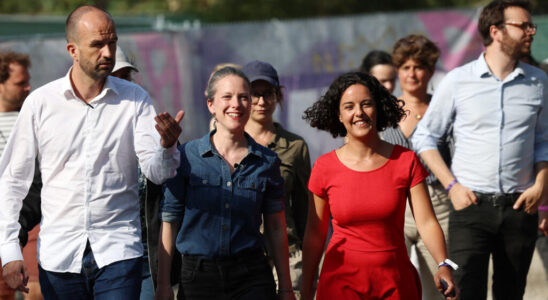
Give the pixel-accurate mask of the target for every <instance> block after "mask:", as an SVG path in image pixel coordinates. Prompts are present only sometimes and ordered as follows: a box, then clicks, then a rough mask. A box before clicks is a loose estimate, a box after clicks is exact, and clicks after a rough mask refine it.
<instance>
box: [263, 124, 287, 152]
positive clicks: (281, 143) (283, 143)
mask: <svg viewBox="0 0 548 300" xmlns="http://www.w3.org/2000/svg"><path fill="white" fill-rule="evenodd" d="M274 127H275V128H276V131H275V132H274V138H273V139H272V141H271V142H270V143H269V144H268V147H269V148H272V147H275V146H278V147H280V148H287V147H288V146H289V143H288V142H287V138H286V137H285V135H284V129H283V127H282V126H281V125H280V124H278V123H276V122H274Z"/></svg>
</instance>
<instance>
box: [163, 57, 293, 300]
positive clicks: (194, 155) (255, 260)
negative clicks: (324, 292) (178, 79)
mask: <svg viewBox="0 0 548 300" xmlns="http://www.w3.org/2000/svg"><path fill="white" fill-rule="evenodd" d="M207 107H208V109H209V111H210V113H211V114H212V115H213V117H214V118H215V120H216V129H214V130H212V131H211V132H209V133H208V134H207V135H206V136H204V137H202V138H200V139H197V140H193V141H190V142H188V143H185V144H183V145H181V146H180V147H179V151H180V152H181V165H180V167H179V168H178V169H177V175H176V177H174V178H173V179H170V180H168V182H167V183H166V187H165V192H164V196H165V198H164V201H163V203H162V221H163V223H162V229H161V237H160V239H161V240H160V247H159V248H160V255H159V258H158V259H159V263H158V264H159V271H158V273H159V275H158V291H157V295H156V298H157V299H169V298H170V297H173V294H172V291H171V286H170V285H169V274H170V260H171V256H172V255H173V246H174V244H175V245H176V247H177V250H179V252H180V253H181V254H182V261H183V263H182V269H181V280H180V285H181V288H182V291H183V292H182V293H180V295H178V298H179V299H186V300H191V299H276V288H275V283H274V278H273V276H272V271H271V270H270V266H269V264H268V262H267V259H266V257H265V255H264V243H263V235H262V234H261V233H260V232H259V226H260V225H261V219H262V218H264V222H265V226H264V227H265V234H264V238H266V240H268V241H269V244H271V245H274V248H273V251H272V253H271V255H272V257H273V260H274V264H275V266H276V269H277V272H278V274H279V280H280V290H281V291H288V292H282V293H280V295H279V296H280V298H281V299H294V295H293V293H291V279H290V277H289V266H288V251H287V236H286V231H285V217H284V212H283V203H282V197H283V179H282V178H281V176H280V160H279V159H278V158H277V156H276V154H275V153H274V152H272V151H270V150H268V149H267V148H265V147H263V146H261V145H259V144H257V143H256V142H255V141H254V140H253V139H252V138H251V137H250V136H249V135H248V134H246V133H245V132H244V128H245V124H246V123H247V120H248V119H249V113H250V108H251V99H250V83H249V80H248V79H247V77H246V76H245V75H244V74H243V73H242V71H240V70H237V69H235V68H232V67H225V68H222V69H220V70H218V71H217V72H215V74H214V75H213V76H212V77H211V79H210V80H209V83H208V87H207ZM183 215H184V217H183ZM181 221H182V224H181V227H180V230H179V233H178V235H177V239H176V242H175V243H174V239H175V233H176V232H177V228H178V223H179V222H181ZM179 291H181V289H180V290H179Z"/></svg>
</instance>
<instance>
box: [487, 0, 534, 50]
mask: <svg viewBox="0 0 548 300" xmlns="http://www.w3.org/2000/svg"><path fill="white" fill-rule="evenodd" d="M508 7H521V8H523V9H525V10H526V11H527V12H529V13H531V3H530V2H529V1H528V0H494V1H491V2H490V3H489V4H487V5H486V6H485V7H484V8H483V9H482V11H481V13H480V17H479V20H478V32H479V34H480V35H481V39H482V41H483V45H484V46H489V45H491V43H492V42H493V39H492V38H491V33H490V32H489V29H490V28H491V26H493V25H494V26H497V27H502V26H503V25H504V21H505V20H504V10H506V9H507V8H508Z"/></svg>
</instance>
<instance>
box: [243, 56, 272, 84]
mask: <svg viewBox="0 0 548 300" xmlns="http://www.w3.org/2000/svg"><path fill="white" fill-rule="evenodd" d="M242 71H243V72H244V74H245V76H247V78H248V79H249V82H253V81H256V80H264V81H266V82H268V83H270V84H272V85H273V86H274V87H276V88H278V87H279V86H280V82H279V80H278V72H276V69H274V67H272V65H271V64H269V63H266V62H263V61H259V60H254V61H252V62H249V63H247V64H246V65H245V66H244V68H243V69H242Z"/></svg>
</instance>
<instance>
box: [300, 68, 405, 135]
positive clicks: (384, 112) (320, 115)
mask: <svg viewBox="0 0 548 300" xmlns="http://www.w3.org/2000/svg"><path fill="white" fill-rule="evenodd" d="M354 84H361V85H363V86H365V87H366V88H367V89H369V92H370V93H371V96H372V97H373V99H374V100H375V110H376V111H377V123H376V125H377V131H382V130H384V129H385V128H387V127H396V126H397V125H398V122H399V121H400V120H401V119H402V118H403V116H405V111H404V110H403V108H402V107H403V101H401V100H398V99H397V98H396V97H394V96H392V95H391V94H390V93H389V92H388V91H387V90H386V89H385V88H384V87H383V86H382V85H381V84H380V83H379V81H378V80H377V79H375V77H373V76H371V75H368V74H365V73H361V72H351V73H346V74H343V75H340V76H339V77H337V79H335V81H333V83H331V85H330V86H329V89H328V90H327V92H326V93H325V95H323V96H322V97H321V98H320V100H318V101H316V103H314V104H313V105H312V106H311V107H309V108H307V109H306V110H305V112H304V115H303V119H304V120H306V121H307V122H308V123H309V124H310V126H312V127H314V128H318V129H320V130H325V131H328V132H329V133H331V135H332V136H333V137H337V136H346V128H345V127H344V125H343V124H342V123H341V122H340V120H339V104H340V102H341V97H342V94H343V93H344V92H345V91H346V89H348V88H349V87H350V86H351V85H354Z"/></svg>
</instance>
